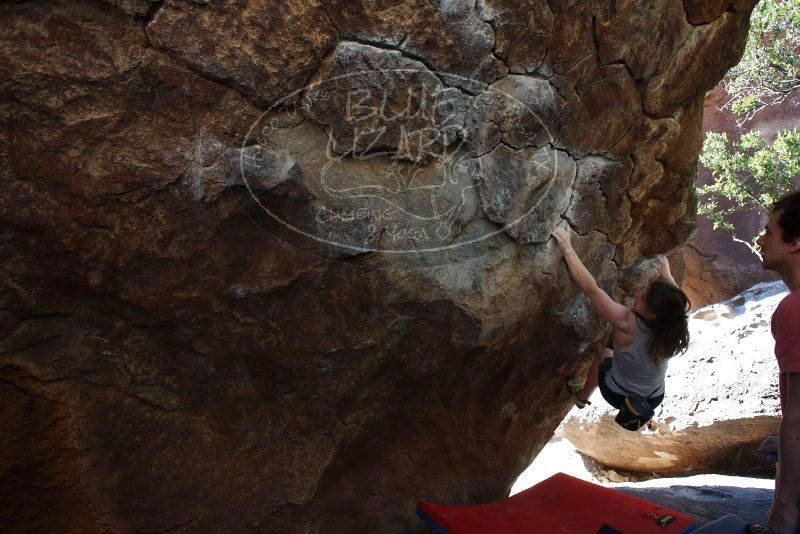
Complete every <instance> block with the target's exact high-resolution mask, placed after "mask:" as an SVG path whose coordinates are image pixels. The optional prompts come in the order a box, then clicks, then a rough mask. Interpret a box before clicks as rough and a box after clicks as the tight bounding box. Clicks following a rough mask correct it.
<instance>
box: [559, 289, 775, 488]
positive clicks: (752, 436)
mask: <svg viewBox="0 0 800 534" xmlns="http://www.w3.org/2000/svg"><path fill="white" fill-rule="evenodd" d="M786 292H787V289H786V286H785V285H784V284H783V282H771V283H762V284H758V285H756V286H754V287H753V288H751V289H750V290H748V291H746V292H744V293H742V294H740V295H738V296H737V297H735V298H734V299H731V300H729V301H726V302H722V303H720V304H716V305H713V306H709V307H706V308H701V309H700V310H698V311H697V312H695V313H694V315H693V316H692V319H691V320H690V335H691V341H690V348H689V350H688V351H687V352H686V354H684V355H680V356H676V357H675V358H674V360H673V361H671V362H670V366H669V370H668V372H667V388H666V389H667V393H666V397H665V399H664V402H663V403H662V404H661V406H659V408H658V409H657V410H656V415H655V417H654V418H653V425H652V428H650V429H646V430H643V431H641V432H630V431H627V430H624V429H623V428H621V427H619V426H618V425H617V424H616V423H615V422H614V416H615V415H616V412H615V411H613V409H612V408H611V407H610V406H608V404H606V402H605V401H604V400H603V398H602V396H601V395H600V394H599V392H597V393H596V394H595V395H593V396H592V402H593V406H592V407H591V409H588V410H587V409H584V410H583V411H581V410H578V409H577V408H575V409H573V411H572V412H570V415H569V416H568V417H567V419H565V421H564V425H563V432H564V435H565V436H566V437H567V438H568V439H569V440H570V441H571V442H572V443H573V444H574V445H575V447H576V448H577V449H578V450H579V451H581V452H582V453H584V454H586V455H588V456H590V457H592V458H594V459H596V460H597V461H599V462H600V463H602V464H604V465H606V466H610V467H613V468H616V469H624V470H627V471H636V472H647V473H655V474H658V475H665V476H674V475H692V474H699V473H728V474H739V475H742V474H761V475H770V474H772V473H774V467H773V466H772V465H771V464H769V463H767V462H766V461H765V460H764V459H762V458H761V457H760V456H758V455H757V454H756V452H755V451H756V449H757V448H758V445H759V444H760V443H761V441H763V440H764V439H765V438H766V437H767V436H770V435H774V434H777V431H778V426H779V424H780V404H779V401H778V386H777V381H778V367H777V362H776V360H775V356H774V353H773V345H774V342H773V340H772V335H771V333H770V330H769V327H768V325H769V320H770V317H771V316H772V313H773V311H774V310H775V307H776V306H777V304H778V302H780V300H781V299H782V298H783V297H785V296H786Z"/></svg>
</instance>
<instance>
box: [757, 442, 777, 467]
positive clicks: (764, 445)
mask: <svg viewBox="0 0 800 534" xmlns="http://www.w3.org/2000/svg"><path fill="white" fill-rule="evenodd" d="M758 454H760V455H761V456H763V457H764V458H766V459H767V461H768V462H777V461H778V436H770V437H768V438H767V439H765V440H764V441H762V442H761V445H759V446H758Z"/></svg>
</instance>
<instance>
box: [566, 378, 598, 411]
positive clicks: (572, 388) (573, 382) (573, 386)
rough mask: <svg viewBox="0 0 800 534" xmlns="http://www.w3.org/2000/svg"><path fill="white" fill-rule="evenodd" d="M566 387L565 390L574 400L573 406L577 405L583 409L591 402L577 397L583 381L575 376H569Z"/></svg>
mask: <svg viewBox="0 0 800 534" xmlns="http://www.w3.org/2000/svg"><path fill="white" fill-rule="evenodd" d="M566 387H567V392H569V394H570V395H572V398H573V399H574V401H575V406H577V407H578V408H579V409H583V408H585V407H586V406H589V405H590V404H592V403H591V402H589V401H588V400H581V399H579V398H578V393H580V391H581V390H582V389H583V382H581V381H580V380H578V379H577V378H570V379H569V380H567V384H566Z"/></svg>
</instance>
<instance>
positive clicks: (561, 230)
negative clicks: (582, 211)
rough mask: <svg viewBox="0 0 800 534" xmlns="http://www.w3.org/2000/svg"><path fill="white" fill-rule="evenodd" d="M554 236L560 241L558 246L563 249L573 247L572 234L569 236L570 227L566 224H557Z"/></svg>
mask: <svg viewBox="0 0 800 534" xmlns="http://www.w3.org/2000/svg"><path fill="white" fill-rule="evenodd" d="M552 236H553V237H554V238H555V240H556V242H557V243H558V248H560V249H561V250H568V249H570V248H572V243H570V240H569V239H570V236H569V227H568V226H566V227H564V226H556V227H555V229H554V230H553V233H552Z"/></svg>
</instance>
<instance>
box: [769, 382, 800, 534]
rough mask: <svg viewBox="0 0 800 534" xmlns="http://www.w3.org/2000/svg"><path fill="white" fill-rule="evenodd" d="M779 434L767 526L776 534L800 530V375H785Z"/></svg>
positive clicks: (793, 533) (792, 533)
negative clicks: (776, 464)
mask: <svg viewBox="0 0 800 534" xmlns="http://www.w3.org/2000/svg"><path fill="white" fill-rule="evenodd" d="M785 408H786V409H785V411H784V413H783V419H782V420H781V427H780V431H779V433H778V436H779V439H778V474H777V476H776V477H775V501H774V502H773V504H772V508H771V509H770V511H769V517H768V519H767V525H768V526H769V527H770V528H771V529H772V532H774V533H776V534H795V532H797V530H798V529H800V373H786V404H785Z"/></svg>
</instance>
